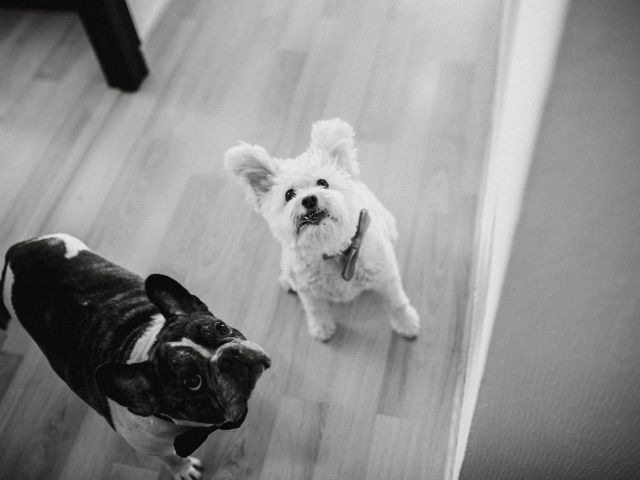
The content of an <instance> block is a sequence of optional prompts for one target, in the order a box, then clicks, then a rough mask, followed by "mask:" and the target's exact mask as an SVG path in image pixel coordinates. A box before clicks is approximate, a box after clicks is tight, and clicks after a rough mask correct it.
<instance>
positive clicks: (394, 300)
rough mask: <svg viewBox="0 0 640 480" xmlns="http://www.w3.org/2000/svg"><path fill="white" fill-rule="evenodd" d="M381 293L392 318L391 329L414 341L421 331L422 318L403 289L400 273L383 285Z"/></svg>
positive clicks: (396, 273)
mask: <svg viewBox="0 0 640 480" xmlns="http://www.w3.org/2000/svg"><path fill="white" fill-rule="evenodd" d="M380 293H382V296H383V297H384V300H385V301H384V306H385V310H386V311H387V315H389V317H390V323H391V328H393V330H394V331H395V332H396V333H397V334H398V335H400V336H401V337H404V338H406V339H407V340H414V339H415V338H416V337H417V336H418V332H419V331H420V317H419V316H418V312H417V311H416V309H415V308H414V306H413V305H411V302H410V300H409V297H407V294H406V293H405V291H404V288H403V287H402V279H401V278H400V273H399V272H397V271H394V272H393V273H392V274H391V277H390V278H388V279H387V281H386V282H383V283H382V286H381V288H380Z"/></svg>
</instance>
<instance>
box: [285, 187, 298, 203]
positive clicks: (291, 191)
mask: <svg viewBox="0 0 640 480" xmlns="http://www.w3.org/2000/svg"><path fill="white" fill-rule="evenodd" d="M295 196H296V191H295V190H294V189H293V188H290V189H289V190H287V193H285V194H284V199H285V200H286V201H287V202H288V201H289V200H291V199H292V198H293V197H295Z"/></svg>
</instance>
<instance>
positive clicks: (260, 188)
mask: <svg viewBox="0 0 640 480" xmlns="http://www.w3.org/2000/svg"><path fill="white" fill-rule="evenodd" d="M224 166H225V168H226V169H227V171H228V172H229V173H231V174H232V175H233V176H234V177H236V179H237V180H238V182H239V183H240V185H241V186H242V188H243V189H244V191H245V193H246V194H247V200H248V202H249V203H250V204H251V205H253V207H254V208H255V209H256V210H257V209H258V207H259V206H260V200H261V199H262V196H263V195H264V194H265V193H267V192H268V191H269V189H270V188H271V187H272V186H273V176H274V174H275V172H276V168H277V167H276V162H275V160H274V159H272V158H271V157H270V156H269V154H268V153H267V151H266V150H265V149H264V148H262V147H259V146H257V145H248V144H246V143H241V144H240V145H236V146H235V147H233V148H230V149H229V150H227V152H226V153H225V154H224Z"/></svg>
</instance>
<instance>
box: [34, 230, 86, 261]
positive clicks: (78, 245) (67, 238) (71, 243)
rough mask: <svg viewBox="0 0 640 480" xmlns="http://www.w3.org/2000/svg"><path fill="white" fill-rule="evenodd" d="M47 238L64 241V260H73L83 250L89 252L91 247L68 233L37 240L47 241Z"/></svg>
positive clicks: (45, 236) (55, 234) (46, 236)
mask: <svg viewBox="0 0 640 480" xmlns="http://www.w3.org/2000/svg"><path fill="white" fill-rule="evenodd" d="M47 238H57V239H58V240H62V242H64V247H65V254H64V258H73V257H75V256H76V255H78V253H80V252H81V251H82V250H89V247H87V246H86V245H85V244H84V243H82V242H81V241H80V240H78V239H77V238H76V237H73V236H71V235H69V234H67V233H53V234H51V235H44V236H42V237H39V238H38V239H37V240H45V239H47Z"/></svg>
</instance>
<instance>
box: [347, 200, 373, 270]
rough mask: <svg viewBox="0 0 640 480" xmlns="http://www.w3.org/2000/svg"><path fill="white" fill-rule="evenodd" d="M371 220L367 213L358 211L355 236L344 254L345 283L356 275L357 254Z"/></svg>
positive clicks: (363, 210)
mask: <svg viewBox="0 0 640 480" xmlns="http://www.w3.org/2000/svg"><path fill="white" fill-rule="evenodd" d="M370 223H371V218H370V217H369V212H367V211H366V210H365V209H362V210H360V217H359V218H358V227H357V228H356V234H355V235H354V236H353V238H352V239H351V245H349V248H347V250H346V251H345V252H344V267H343V268H342V278H343V279H344V280H346V281H347V282H348V281H349V280H351V279H352V278H353V275H354V274H355V273H356V263H357V262H358V253H359V251H360V245H362V239H363V238H364V235H365V233H367V229H368V228H369V224H370Z"/></svg>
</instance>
